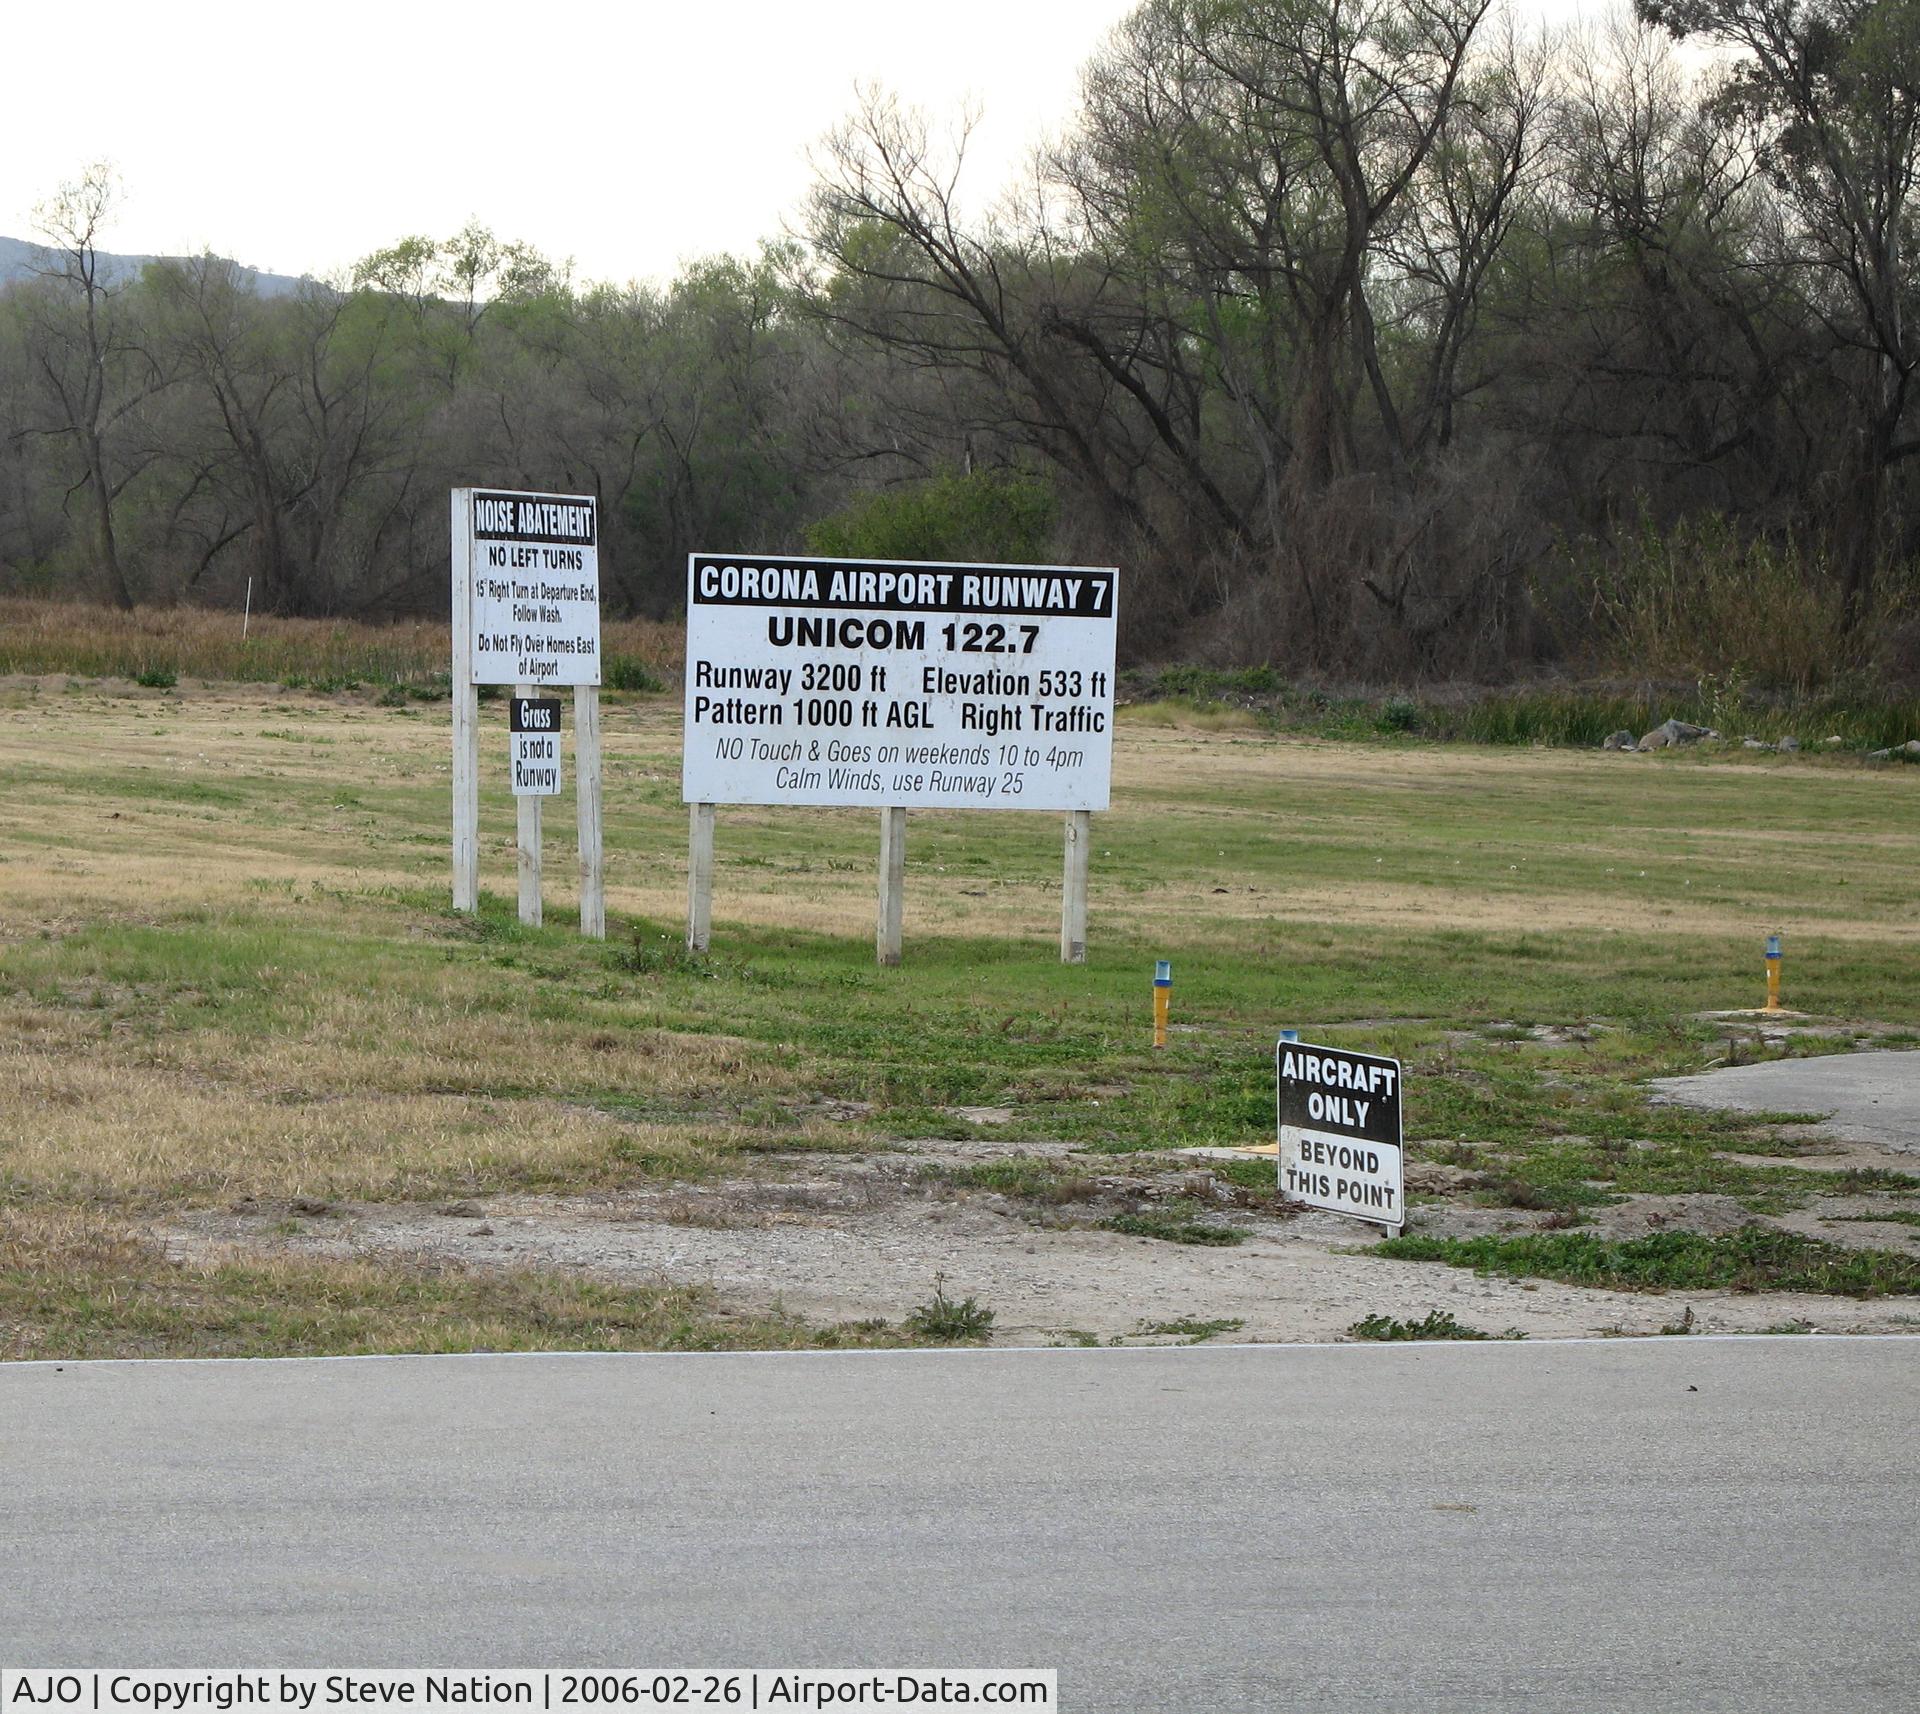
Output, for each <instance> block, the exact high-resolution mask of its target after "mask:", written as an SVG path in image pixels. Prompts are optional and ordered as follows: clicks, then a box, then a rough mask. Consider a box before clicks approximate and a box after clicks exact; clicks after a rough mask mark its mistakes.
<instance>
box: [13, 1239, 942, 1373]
mask: <svg viewBox="0 0 1920 1714" xmlns="http://www.w3.org/2000/svg"><path fill="white" fill-rule="evenodd" d="M906 1342H907V1341H906V1340H905V1339H904V1337H903V1336H902V1335H900V1334H898V1333H893V1332H890V1331H889V1330H888V1329H886V1328H885V1327H884V1326H875V1325H871V1324H866V1325H861V1326H857V1327H827V1328H820V1327H813V1326H809V1325H808V1324H806V1323H804V1322H802V1321H799V1320H796V1319H794V1318H792V1317H789V1316H784V1315H779V1314H756V1315H735V1314H732V1313H730V1312H729V1311H728V1310H727V1309H726V1308H725V1307H724V1306H723V1305H721V1304H719V1303H718V1302H717V1301H716V1300H715V1299H714V1297H713V1294H712V1293H710V1292H708V1291H706V1290H704V1289H702V1288H700V1287H696V1286H684V1285H670V1284H666V1283H661V1284H659V1285H653V1286H637V1287H636V1286H614V1285H607V1284H602V1283H598V1282H595V1281H591V1280H584V1279H577V1278H571V1277H565V1276H560V1275H556V1274H552V1273H540V1272H535V1271H532V1270H527V1269H511V1268H507V1269H502V1268H494V1269H478V1268H465V1267H459V1266H455V1265H451V1264H438V1265H427V1266H416V1265H409V1264H406V1263H400V1262H385V1261H378V1260H370V1259H365V1258H355V1259H352V1260H324V1259H315V1258H311V1257H291V1256H284V1255H271V1254H267V1255H262V1254H260V1253H258V1252H250V1251H249V1252H242V1251H239V1250H235V1251H232V1252H229V1253H222V1254H215V1255H211V1256H207V1257H203V1258H197V1259H193V1260H186V1259H183V1258H180V1257H176V1256H173V1255H170V1254H169V1253H168V1251H167V1249H166V1247H165V1246H164V1245H162V1244H160V1243H158V1242H156V1241H154V1240H152V1239H150V1238H148V1237H146V1236H145V1235H143V1234H142V1233H140V1232H138V1231H137V1230H135V1229H133V1228H131V1227H129V1226H127V1225H125V1224H123V1223H121V1222H119V1221H116V1220H113V1219H111V1218H109V1217H107V1216H104V1215H102V1214H99V1213H97V1212H92V1211H88V1210H82V1209H73V1208H35V1209H26V1210H23V1209H0V1358H32V1357H60V1358H65V1359H70V1360H71V1359H80V1358H89V1357H167V1356H188V1357H284V1356H306V1355H352V1354H356V1353H361V1352H379V1351H578V1350H602V1351H661V1350H666V1351H710V1350H725V1349H750V1350H769V1349H771V1350H790V1349H803V1348H807V1347H817V1346H822V1345H825V1346H841V1347H844V1346H850V1345H876V1344H878V1345H886V1344H901V1343H906Z"/></svg>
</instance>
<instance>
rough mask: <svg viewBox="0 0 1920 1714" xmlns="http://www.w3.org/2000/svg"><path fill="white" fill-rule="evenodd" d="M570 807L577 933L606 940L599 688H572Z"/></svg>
mask: <svg viewBox="0 0 1920 1714" xmlns="http://www.w3.org/2000/svg"><path fill="white" fill-rule="evenodd" d="M573 777H574V804H575V807H576V809H577V810H578V812H579V821H580V932H581V933H582V934H583V935H585V936H586V937H587V939H589V940H605V939H606V938H607V874H606V853H605V846H604V836H603V831H602V826H601V822H602V815H601V806H600V687H599V686H598V685H597V684H577V685H575V686H574V687H573Z"/></svg>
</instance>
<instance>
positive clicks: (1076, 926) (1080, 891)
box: [1060, 809, 1093, 964]
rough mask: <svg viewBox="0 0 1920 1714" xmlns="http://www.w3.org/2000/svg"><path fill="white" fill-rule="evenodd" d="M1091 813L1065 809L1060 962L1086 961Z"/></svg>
mask: <svg viewBox="0 0 1920 1714" xmlns="http://www.w3.org/2000/svg"><path fill="white" fill-rule="evenodd" d="M1092 822H1093V816H1092V814H1091V813H1090V812H1089V811H1087V810H1084V809H1070V810H1068V811H1067V860H1066V872H1065V874H1064V875H1063V877H1062V879H1061V883H1060V962H1061V963H1062V964H1084V963H1086V961H1087V844H1088V841H1089V840H1090V839H1091V838H1092V837H1093V832H1092Z"/></svg>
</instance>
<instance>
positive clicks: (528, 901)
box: [513, 684, 559, 928]
mask: <svg viewBox="0 0 1920 1714" xmlns="http://www.w3.org/2000/svg"><path fill="white" fill-rule="evenodd" d="M513 694H514V695H515V696H538V695H539V694H540V693H539V692H538V691H537V690H535V689H534V687H533V686H532V685H530V684H519V685H515V686H514V689H513ZM558 742H559V740H558V739H556V740H555V743H556V744H558ZM513 802H514V808H515V809H516V810H517V811H518V812H519V819H520V920H521V921H522V922H523V923H525V924H526V925H527V927H528V928H538V927H539V926H540V800H539V799H538V798H537V797H517V798H515V799H514V800H513Z"/></svg>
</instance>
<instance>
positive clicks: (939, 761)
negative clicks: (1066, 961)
mask: <svg viewBox="0 0 1920 1714" xmlns="http://www.w3.org/2000/svg"><path fill="white" fill-rule="evenodd" d="M1118 582H1119V575H1118V573H1117V572H1115V571H1113V570H1111V569H1099V570H1089V569H1086V568H1083V567H1078V566H1051V565H948V564H925V565H922V564H911V563H906V562H901V561H860V560H844V559H808V558H796V557H793V556H789V555H781V556H769V555H758V554H738V553H726V554H710V553H696V554H694V555H692V556H691V557H690V560H689V564H688V569H687V668H686V726H685V740H684V745H685V747H684V750H683V752H682V771H681V784H682V789H683V795H684V797H685V800H686V801H687V802H688V803H694V804H702V803H705V804H715V803H723V804H724V803H737V804H840V805H868V806H872V807H878V808H929V809H1048V810H1104V809H1105V808H1106V807H1107V803H1108V797H1109V790H1110V780H1111V775H1112V762H1113V692H1114V686H1113V675H1114V641H1115V634H1116V627H1115V618H1114V603H1115V598H1116V595H1117V593H1118V588H1117V586H1118Z"/></svg>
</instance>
